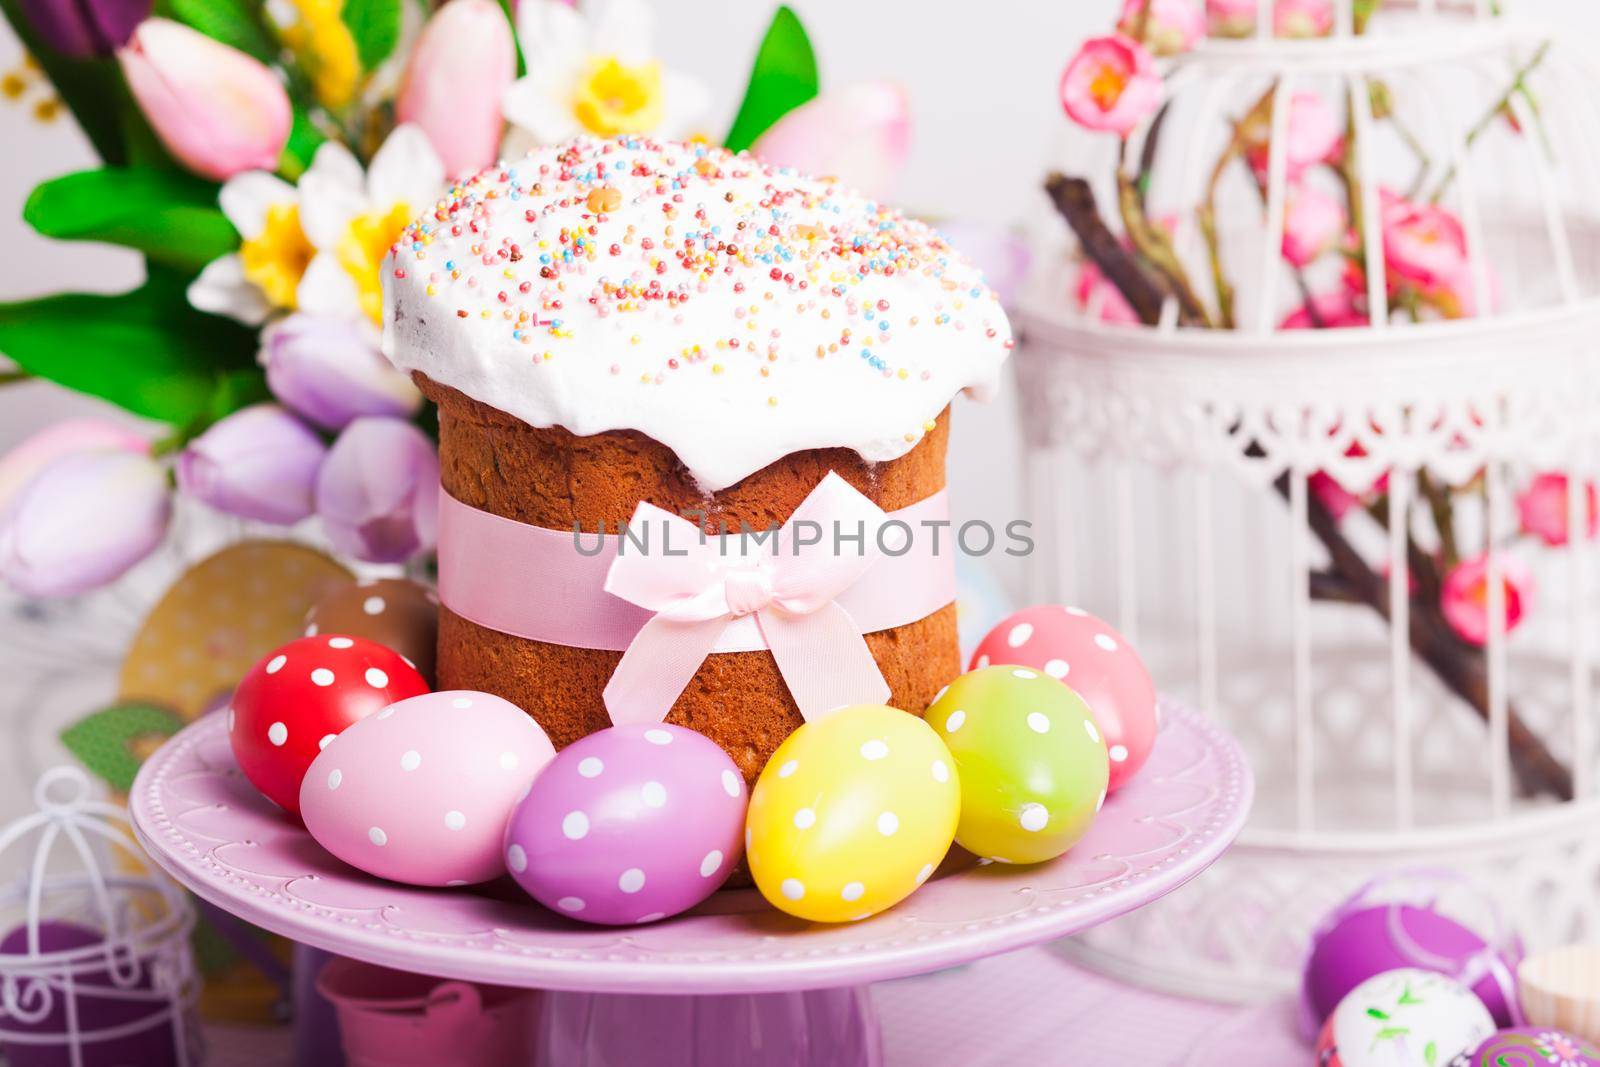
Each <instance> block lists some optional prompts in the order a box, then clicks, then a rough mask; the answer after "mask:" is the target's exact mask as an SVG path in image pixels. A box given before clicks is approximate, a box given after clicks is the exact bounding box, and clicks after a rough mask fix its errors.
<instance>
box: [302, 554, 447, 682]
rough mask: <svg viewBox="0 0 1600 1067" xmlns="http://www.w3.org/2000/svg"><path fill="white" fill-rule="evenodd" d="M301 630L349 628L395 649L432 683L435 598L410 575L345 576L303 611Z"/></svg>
mask: <svg viewBox="0 0 1600 1067" xmlns="http://www.w3.org/2000/svg"><path fill="white" fill-rule="evenodd" d="M305 621H306V635H307V636H314V635H316V634H319V633H327V634H353V635H354V636H356V637H365V638H367V639H368V640H369V641H376V642H377V643H378V644H380V645H382V646H384V647H385V648H392V649H394V650H395V651H396V652H398V653H400V654H401V655H402V656H404V657H405V658H406V659H408V660H410V661H411V663H412V664H413V665H414V666H415V667H416V668H417V671H418V673H420V674H421V675H422V677H423V678H424V679H426V680H427V683H428V684H429V685H430V686H431V685H432V684H433V678H434V674H433V665H434V660H435V659H436V657H437V652H438V644H439V598H438V596H436V595H435V594H434V592H433V590H432V589H429V588H428V587H427V586H425V585H423V584H422V583H420V582H413V581H412V580H411V579H409V578H377V579H366V580H363V581H359V582H350V583H346V584H345V585H342V586H340V587H339V588H338V589H336V590H334V591H333V592H332V593H330V594H328V595H327V596H325V597H323V598H322V599H321V600H319V601H318V602H317V605H316V606H315V607H314V608H312V609H311V611H310V612H309V613H307V615H306V620H305Z"/></svg>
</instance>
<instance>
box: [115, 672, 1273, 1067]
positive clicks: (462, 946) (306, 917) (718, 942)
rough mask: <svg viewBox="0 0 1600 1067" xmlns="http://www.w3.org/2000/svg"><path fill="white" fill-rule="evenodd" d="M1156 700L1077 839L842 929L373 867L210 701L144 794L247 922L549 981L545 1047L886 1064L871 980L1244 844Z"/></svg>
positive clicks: (1048, 922) (1150, 888)
mask: <svg viewBox="0 0 1600 1067" xmlns="http://www.w3.org/2000/svg"><path fill="white" fill-rule="evenodd" d="M1162 710H1163V726H1162V730H1161V734H1160V738H1159V740H1158V742H1157V744H1156V747H1155V751H1154V752H1153V754H1152V755H1151V758H1150V762H1149V763H1148V764H1147V765H1146V767H1145V768H1144V770H1143V771H1142V772H1141V773H1140V774H1139V776H1138V777H1137V778H1136V779H1135V780H1134V781H1133V782H1132V783H1131V784H1130V785H1128V786H1127V787H1126V788H1125V789H1123V790H1122V791H1120V792H1118V793H1116V794H1114V795H1113V796H1112V797H1111V798H1110V799H1109V800H1107V802H1106V806H1105V810H1104V811H1103V812H1102V813H1101V814H1100V817H1099V818H1098V819H1097V820H1096V821H1095V824H1094V827H1093V828H1092V829H1091V830H1090V832H1089V834H1088V835H1087V836H1086V837H1085V838H1084V839H1083V841H1082V842H1080V843H1079V844H1078V846H1077V847H1076V848H1074V849H1073V850H1072V851H1071V852H1070V853H1068V854H1067V855H1065V856H1063V857H1061V858H1060V859H1057V860H1055V861H1053V862H1050V863H1044V864H1037V865H1034V866H1031V867H1008V866H1004V865H999V864H993V865H982V864H978V863H976V862H974V861H973V860H972V859H971V858H970V857H966V856H964V855H961V856H952V857H951V858H950V859H948V860H947V861H946V863H945V865H944V866H943V867H942V868H941V869H940V870H939V872H938V873H936V874H935V875H934V877H933V878H932V879H930V880H929V881H928V883H927V884H926V885H924V886H923V887H922V888H921V889H919V890H918V891H917V892H916V893H915V894H913V895H912V896H911V897H910V898H909V899H907V900H906V901H904V902H902V903H901V904H900V905H898V906H897V907H895V908H892V909H890V910H889V911H887V912H885V913H883V914H882V915H878V916H875V917H873V918H871V919H867V920H864V921H862V922H859V923H852V924H848V925H840V926H824V925H817V924H810V923H804V922H801V921H799V920H796V919H793V918H790V917H789V916H786V915H784V914H782V913H780V912H778V911H776V910H774V909H773V908H771V907H770V906H769V905H767V904H766V903H765V902H764V901H762V900H761V899H760V898H759V896H757V895H756V893H755V892H754V891H753V890H736V891H727V892H722V893H718V894H717V895H716V896H715V897H714V898H713V899H711V900H710V901H708V902H707V903H706V904H704V905H702V906H701V907H700V908H697V909H695V910H694V911H692V912H689V913H687V914H685V915H681V916H678V917H676V918H673V919H670V920H667V921H665V922H659V923H653V924H650V925H648V926H639V927H629V928H615V927H599V926H585V925H582V924H579V923H575V922H572V921H570V920H568V919H565V918H563V917H561V916H558V915H555V914H553V913H551V912H549V911H546V910H545V909H543V908H541V907H539V906H538V905H536V904H534V903H532V902H531V901H530V900H528V899H527V898H526V897H523V896H521V895H520V893H519V891H518V890H517V889H516V887H515V886H514V885H511V884H510V883H509V882H508V881H507V882H502V883H496V884H493V885H490V886H488V887H479V888H476V889H448V890H430V889H417V888H412V887H409V886H402V885H395V884H393V883H389V882H384V881H381V880H379V879H376V878H371V877H368V876H366V875H363V874H361V873H360V872H358V871H355V870H353V869H352V868H350V867H347V866H345V865H344V864H343V863H341V862H339V861H338V860H336V859H334V858H333V857H332V856H330V855H328V854H327V853H326V852H324V851H323V850H322V849H321V848H320V847H319V846H318V845H317V844H316V842H314V841H312V840H311V838H310V836H309V835H307V833H306V832H305V830H304V829H303V828H302V827H300V826H298V825H297V824H295V823H294V822H292V821H291V820H289V819H288V818H286V817H285V816H284V815H283V813H282V812H280V811H279V810H278V809H276V808H275V807H273V805H272V804H271V803H270V802H268V801H267V800H265V799H263V798H262V797H261V796H260V795H259V794H258V793H256V791H255V790H254V789H253V788H252V787H251V786H250V784H249V783H248V782H246V781H245V780H244V778H243V776H242V775H240V773H239V771H238V769H237V766H236V765H235V763H234V759H233V753H232V749H231V748H230V746H229V744H228V739H227V736H226V733H225V726H224V723H223V721H222V719H221V718H220V717H219V716H215V715H213V716H209V717H207V718H205V719H202V720H200V721H198V722H196V723H194V724H192V725H190V726H188V727H187V728H185V729H184V730H183V731H182V732H180V733H179V734H178V735H176V736H175V737H173V738H172V739H171V740H169V741H168V742H167V743H166V744H165V745H163V746H162V747H161V749H160V750H159V751H157V752H156V753H155V754H154V755H153V756H152V757H151V758H150V759H149V760H148V761H147V762H146V763H145V765H144V768H143V769H142V770H141V771H140V772H139V777H138V779H137V781H136V782H135V783H134V788H133V791H132V794H131V796H130V808H131V811H132V814H133V822H134V828H135V830H136V831H137V832H138V835H139V838H140V840H141V842H142V843H143V844H144V846H145V847H146V848H147V849H148V850H149V852H150V854H151V856H152V857H153V858H154V860H155V861H156V862H157V863H158V864H159V865H160V866H161V867H163V868H164V869H165V870H166V871H167V872H168V873H169V874H171V875H172V876H173V877H174V878H176V879H177V880H178V881H179V882H182V883H183V884H184V885H186V886H187V887H188V888H190V889H191V890H193V891H194V892H195V893H196V894H197V895H199V896H200V897H201V898H202V899H204V900H207V901H209V902H211V903H212V904H215V905H216V906H218V907H220V908H223V909H225V910H227V911H229V912H231V913H232V914H234V915H237V916H238V917H240V918H242V919H244V920H245V921H247V922H251V923H254V924H256V925H257V926H261V927H263V928H265V929H267V930H271V931H273V932H275V933H279V934H282V935H283V936H285V937H288V938H291V939H293V940H295V941H296V942H299V943H300V944H302V945H306V946H311V947H312V948H316V949H321V950H324V951H326V952H332V953H337V954H339V955H342V956H349V957H352V958H355V959H360V960H366V961H368V962H371V963H376V964H380V965H383V966H387V967H393V968H398V969H400V970H405V971H412V972H416V973H421V974H427V975H434V976H438V977H440V978H454V979H462V980H465V981H473V982H486V983H493V984H498V985H508V986H520V987H525V988H536V989H541V990H546V991H548V995H547V997H546V999H545V1003H544V1008H543V1012H542V1015H543V1021H542V1022H541V1034H540V1043H541V1049H542V1052H541V1058H540V1060H539V1062H540V1063H541V1064H560V1065H562V1067H569V1065H588V1067H610V1065H612V1064H620V1063H630V1064H637V1063H650V1064H658V1065H665V1064H683V1065H685V1067H687V1065H691V1064H692V1065H694V1067H713V1065H717V1067H720V1065H722V1064H729V1065H732V1064H759V1065H766V1067H776V1065H785V1067H810V1065H813V1064H817V1065H820V1064H828V1065H845V1067H875V1065H876V1064H878V1063H879V1062H880V1054H879V1052H878V1036H877V1026H876V1023H875V1020H874V1018H873V1015H872V1011H871V1004H870V1000H869V998H868V997H867V995H866V990H865V987H866V985H867V984H869V983H871V982H875V981H880V980H884V979H889V978H899V977H904V976H907V975H912V974H920V973H924V972H927V971H934V970H939V969H942V968H945V967H951V966H955V965H957V964H961V963H967V962H970V961H972V960H976V959H980V958H982V957H985V956H990V955H995V954H998V953H1002V952H1008V951H1011V950H1013V949H1017V948H1022V947H1024V946H1027V945H1032V944H1036V943H1038V942H1041V941H1046V940H1050V939H1053V938H1058V937H1063V936H1066V935H1068V934H1072V933H1076V932H1079V931H1081V930H1084V929H1087V928H1088V927H1090V926H1094V925H1096V924H1098V923H1102V922H1105V921H1107V920H1109V919H1112V918H1115V917H1116V916H1118V915H1122V914H1124V913H1125V912H1128V911H1131V910H1133V909H1134V908H1138V907H1140V906H1142V905H1144V904H1147V903H1149V902H1151V901H1153V900H1156V899H1158V898H1159V897H1161V896H1164V895H1165V894H1167V893H1170V892H1172V891H1173V890H1174V889H1177V888H1178V887H1179V886H1181V885H1183V884H1184V883H1185V882H1187V881H1188V880H1189V879H1191V878H1193V877H1194V876H1195V875H1197V874H1199V873H1200V872H1201V871H1202V870H1204V869H1205V868H1206V867H1207V866H1209V865H1210V864H1211V863H1212V862H1213V861H1214V860H1216V858H1217V857H1218V856H1220V855H1221V854H1222V852H1223V850H1224V849H1225V848H1227V846H1228V845H1229V844H1230V843H1231V842H1232V840H1233V838H1234V836H1235V835H1236V834H1237V833H1238V832H1239V829H1240V828H1241V826H1242V825H1243V823H1244V819H1245V815H1246V814H1247V812H1248V810H1249V806H1250V798H1251V792H1252V780H1251V777H1250V772H1249V770H1248V768H1247V766H1246V764H1245V760H1244V757H1243V754H1242V753H1241V752H1240V751H1239V748H1238V746H1237V745H1236V744H1235V743H1234V742H1233V740H1232V739H1231V738H1229V737H1228V736H1227V735H1226V734H1224V733H1223V732H1222V731H1221V730H1219V729H1218V728H1217V727H1215V726H1214V725H1212V724H1210V723H1208V722H1206V721H1205V720H1203V719H1202V718H1201V717H1200V716H1199V715H1197V714H1195V713H1193V712H1191V711H1189V710H1187V709H1185V708H1183V707H1180V706H1177V705H1174V704H1171V703H1164V704H1163V706H1162ZM324 1051H326V1046H324ZM324 1062H326V1060H324Z"/></svg>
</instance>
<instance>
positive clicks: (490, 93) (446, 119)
mask: <svg viewBox="0 0 1600 1067" xmlns="http://www.w3.org/2000/svg"><path fill="white" fill-rule="evenodd" d="M515 48H516V45H515V44H514V43H513V41H512V40H511V23H510V22H508V21H507V20H506V16H505V13H504V12H502V11H501V9H500V5H499V4H497V3H495V0H451V2H450V3H448V4H445V5H444V6H443V7H441V8H440V9H439V10H438V12H437V13H436V14H435V15H434V16H433V17H432V18H431V19H429V20H428V24H427V25H426V26H424V27H423V28H422V34H421V35H420V36H419V37H418V38H417V47H416V50H415V51H413V52H412V53H411V61H410V62H409V63H408V64H407V65H406V73H405V78H404V80H403V81H402V82H401V83H400V95H399V97H398V98H397V99H396V100H395V117H396V118H397V119H399V121H400V122H414V123H416V124H417V125H418V126H421V127H422V129H423V131H424V132H425V133H427V135H428V140H430V141H432V142H433V147H434V149H435V150H437V151H438V153H439V156H440V158H442V159H443V160H444V166H445V170H446V171H447V172H448V173H449V174H451V175H461V174H471V173H474V172H476V171H478V170H481V169H482V168H484V167H486V166H488V165H489V164H491V163H493V162H494V161H495V157H496V155H497V154H498V153H499V151H500V134H501V122H502V120H501V118H500V98H501V97H502V96H504V95H505V91H506V89H508V88H510V86H511V83H512V82H513V81H514V80H515V79H516V76H517V60H516V52H515Z"/></svg>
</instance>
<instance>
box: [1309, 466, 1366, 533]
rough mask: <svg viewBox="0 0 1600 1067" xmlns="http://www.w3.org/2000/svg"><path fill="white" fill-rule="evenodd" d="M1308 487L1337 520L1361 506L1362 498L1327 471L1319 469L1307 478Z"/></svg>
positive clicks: (1324, 508)
mask: <svg viewBox="0 0 1600 1067" xmlns="http://www.w3.org/2000/svg"><path fill="white" fill-rule="evenodd" d="M1306 488H1308V489H1310V490H1311V495H1312V496H1313V497H1314V498H1316V501H1317V503H1319V504H1321V505H1322V507H1323V510H1325V511H1326V512H1327V513H1328V514H1330V515H1332V516H1333V518H1334V521H1335V522H1337V521H1340V520H1342V519H1343V518H1344V517H1345V516H1346V515H1348V514H1350V512H1352V511H1354V510H1355V509H1356V508H1358V507H1360V506H1361V498H1360V497H1358V496H1356V495H1355V494H1354V493H1352V492H1351V491H1350V490H1348V489H1346V488H1345V487H1344V486H1343V485H1341V484H1339V479H1337V478H1335V477H1334V476H1333V475H1331V474H1329V473H1328V472H1327V471H1317V472H1316V473H1315V474H1313V475H1312V476H1311V477H1310V478H1307V479H1306Z"/></svg>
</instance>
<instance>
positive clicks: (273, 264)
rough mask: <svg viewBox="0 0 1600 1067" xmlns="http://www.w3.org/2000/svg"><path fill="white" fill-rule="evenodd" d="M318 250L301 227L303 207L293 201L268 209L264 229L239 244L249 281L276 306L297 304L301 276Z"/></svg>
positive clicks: (263, 224)
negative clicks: (301, 209)
mask: <svg viewBox="0 0 1600 1067" xmlns="http://www.w3.org/2000/svg"><path fill="white" fill-rule="evenodd" d="M316 253H317V250H316V249H315V248H313V247H312V246H311V242H310V241H309V240H307V239H306V233H305V231H304V230H302V229H301V228H300V208H299V206H298V205H296V204H293V203H288V204H273V205H272V206H271V207H269V208H267V214H266V218H265V220H264V221H263V222H262V225H261V232H260V233H258V234H256V235H255V236H254V237H252V238H250V239H249V240H248V241H245V242H244V243H243V244H242V245H240V246H239V258H240V259H241V260H243V261H244V276H245V280H246V281H248V282H250V283H251V284H252V285H254V286H255V287H256V288H258V289H260V290H261V291H262V292H263V293H265V294H266V297H267V301H268V302H269V303H271V304H272V306H273V307H280V308H292V307H294V306H295V290H296V289H297V288H298V287H299V285H300V276H301V275H303V274H304V273H305V272H306V267H308V266H309V265H310V264H311V257H312V256H314V255H316Z"/></svg>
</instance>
